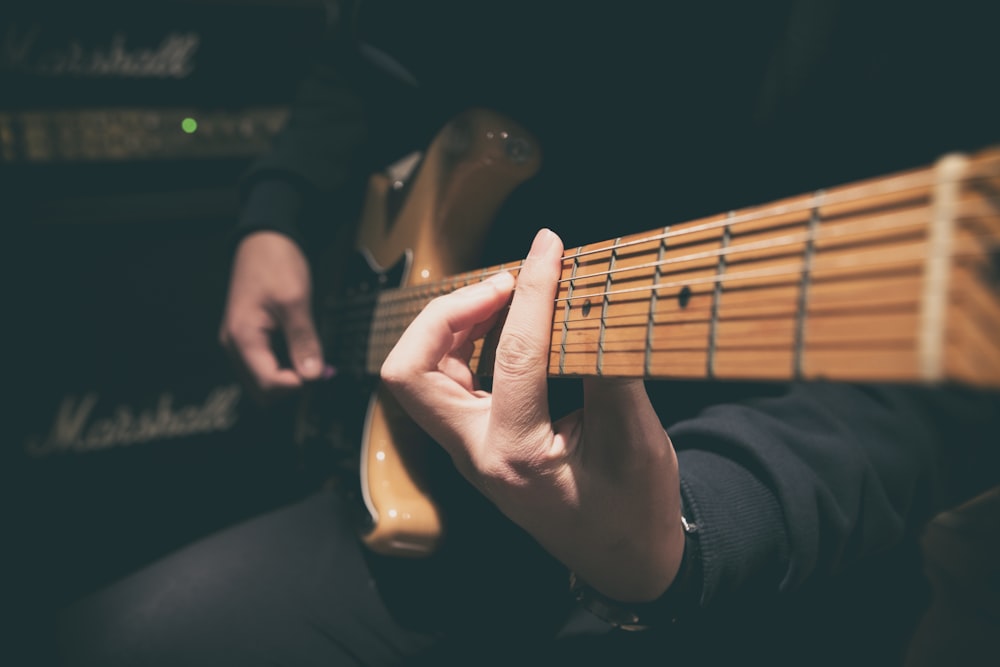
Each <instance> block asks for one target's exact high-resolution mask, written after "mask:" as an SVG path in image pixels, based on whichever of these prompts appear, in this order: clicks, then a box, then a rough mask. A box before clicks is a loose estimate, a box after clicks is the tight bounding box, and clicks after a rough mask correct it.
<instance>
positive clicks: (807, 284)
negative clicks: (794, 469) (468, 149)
mask: <svg viewBox="0 0 1000 667" xmlns="http://www.w3.org/2000/svg"><path fill="white" fill-rule="evenodd" d="M998 256H1000V149H992V150H988V151H984V152H982V153H979V154H976V155H974V156H971V157H966V156H957V155H951V156H946V157H944V158H942V159H941V160H940V161H939V162H938V163H937V164H936V165H934V166H932V167H927V168H924V169H919V170H914V171H909V172H904V173H900V174H897V175H893V176H889V177H884V178H880V179H873V180H870V181H864V182H860V183H856V184H852V185H847V186H841V187H837V188H832V189H829V190H822V191H817V192H814V193H811V194H808V195H802V196H799V197H794V198H790V199H786V200H782V201H779V202H776V203H773V204H769V205H765V206H758V207H752V208H747V209H742V210H738V211H730V212H728V213H725V214H722V215H717V216H712V217H708V218H704V219H700V220H695V221H692V222H688V223H683V224H678V225H672V226H667V227H663V228H661V229H656V230H651V231H649V232H647V233H643V234H636V235H632V236H625V237H620V238H616V239H613V240H609V241H606V242H602V243H595V244H591V245H587V246H582V247H579V248H574V249H568V250H567V251H566V252H565V254H564V256H563V269H562V276H561V279H560V281H559V288H558V294H557V297H556V302H555V316H554V318H553V322H552V337H551V350H550V355H549V366H548V371H549V374H550V375H551V376H593V375H605V376H617V377H642V378H649V379H671V378H691V379H698V378H700V379H715V378H719V379H756V380H791V379H806V380H808V379H820V378H825V379H830V380H844V381H891V382H941V381H945V380H950V381H956V382H961V383H966V384H972V385H977V386H987V387H1000V336H998V333H1000V276H998V274H1000V267H998V265H1000V260H998ZM518 267H519V264H517V263H513V264H509V265H504V264H501V265H498V266H493V267H488V268H485V269H480V270H478V271H473V272H469V273H465V274H460V275H456V276H453V277H451V278H449V279H447V280H444V281H439V282H432V283H425V284H414V285H410V286H407V287H403V288H400V289H395V290H388V291H386V292H383V293H381V294H380V295H379V298H378V302H377V304H376V307H375V313H374V317H373V319H372V327H371V336H370V338H369V344H368V354H367V359H366V366H367V368H368V370H369V372H371V373H377V372H378V369H379V368H380V367H381V364H382V362H383V361H384V359H385V357H386V356H387V355H388V353H389V351H390V350H391V349H392V347H393V345H394V344H395V342H396V341H397V340H398V339H399V336H400V335H401V334H402V332H403V330H405V328H406V327H407V326H408V325H409V323H410V322H411V321H412V320H413V318H414V317H415V316H416V314H417V313H418V312H419V311H420V310H421V309H422V308H423V306H425V305H426V304H427V303H428V302H429V301H430V300H431V299H432V298H434V297H436V296H439V295H442V294H446V293H448V292H451V291H453V290H455V289H457V288H459V287H462V286H464V285H468V284H472V283H475V282H478V281H480V280H483V279H484V278H486V277H489V276H490V275H492V274H494V273H496V272H499V271H504V270H508V271H511V272H512V273H514V274H515V275H516V274H517V271H518ZM495 340H496V337H495V336H487V338H486V340H485V342H480V344H479V345H478V346H477V349H476V353H475V355H474V357H473V360H472V364H473V365H472V367H473V368H474V369H476V370H477V372H479V373H481V374H483V375H489V374H490V373H491V370H492V361H493V355H494V352H495Z"/></svg>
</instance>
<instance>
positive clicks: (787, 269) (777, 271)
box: [376, 253, 924, 347]
mask: <svg viewBox="0 0 1000 667" xmlns="http://www.w3.org/2000/svg"><path fill="white" fill-rule="evenodd" d="M923 258H924V256H923V254H922V253H913V254H910V255H906V256H902V257H900V256H898V255H897V256H896V257H894V258H893V259H892V260H889V261H870V262H857V261H850V262H847V261H845V262H843V263H840V264H839V265H837V266H833V267H821V268H820V269H817V270H816V271H814V272H813V275H814V276H815V275H816V274H817V273H821V272H822V270H824V269H827V270H828V269H831V268H832V269H858V268H863V269H866V270H879V269H885V268H888V267H893V266H898V265H900V264H903V265H905V264H909V263H910V262H912V261H915V260H922V259H923ZM845 259H846V258H845ZM852 259H853V258H852ZM751 274H752V275H751ZM800 275H801V262H799V263H796V264H786V265H782V266H779V267H772V268H771V269H766V270H755V271H752V272H742V273H740V274H736V273H731V274H728V277H729V278H731V279H733V280H739V279H747V278H748V277H785V276H793V277H798V276H800ZM695 280H697V281H698V282H699V283H701V284H710V283H714V282H718V281H719V278H717V277H715V276H712V277H706V278H701V279H695ZM727 281H728V278H727V277H726V276H723V278H722V282H727ZM691 284H694V281H692V280H686V281H675V282H674V283H660V284H659V285H656V286H652V285H648V286H642V287H635V288H629V289H624V290H612V291H611V292H608V293H607V294H608V295H621V294H639V293H642V292H652V291H653V290H654V289H655V290H657V291H660V290H662V289H665V288H671V287H677V286H687V285H691ZM603 296H605V292H597V293H594V294H591V295H587V297H586V298H601V297H603ZM576 298H577V297H573V299H574V300H575V299H576ZM581 298H583V297H581ZM562 300H563V301H565V299H562ZM557 301H559V300H558V299H557ZM402 317H406V320H405V321H401V322H399V323H392V322H389V321H387V320H390V319H392V320H394V319H399V318H402ZM412 317H413V316H411V315H410V314H409V313H408V314H406V315H405V316H404V315H403V314H399V315H396V316H391V317H389V318H386V320H385V325H383V326H379V327H377V328H376V330H377V331H378V333H379V335H383V336H387V335H390V334H392V335H395V336H396V337H397V338H398V336H399V335H401V334H402V332H403V331H404V330H405V329H406V327H407V326H409V324H410V322H412ZM574 321H575V322H579V321H583V320H571V322H574ZM390 347H391V346H390Z"/></svg>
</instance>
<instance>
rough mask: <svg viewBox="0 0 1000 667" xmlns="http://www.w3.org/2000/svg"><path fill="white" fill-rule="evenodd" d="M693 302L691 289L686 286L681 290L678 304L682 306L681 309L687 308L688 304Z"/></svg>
mask: <svg viewBox="0 0 1000 667" xmlns="http://www.w3.org/2000/svg"><path fill="white" fill-rule="evenodd" d="M690 301H691V288H690V287H688V286H687V285H685V286H684V287H682V288H681V291H680V293H679V294H678V295H677V303H679V304H680V305H681V308H687V305H688V303H689V302H690Z"/></svg>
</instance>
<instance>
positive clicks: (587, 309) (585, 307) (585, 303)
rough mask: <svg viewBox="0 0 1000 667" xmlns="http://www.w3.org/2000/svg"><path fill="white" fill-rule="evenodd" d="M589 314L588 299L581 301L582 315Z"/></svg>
mask: <svg viewBox="0 0 1000 667" xmlns="http://www.w3.org/2000/svg"><path fill="white" fill-rule="evenodd" d="M588 315H590V299H587V300H586V301H584V302H583V316H584V317H587V316H588Z"/></svg>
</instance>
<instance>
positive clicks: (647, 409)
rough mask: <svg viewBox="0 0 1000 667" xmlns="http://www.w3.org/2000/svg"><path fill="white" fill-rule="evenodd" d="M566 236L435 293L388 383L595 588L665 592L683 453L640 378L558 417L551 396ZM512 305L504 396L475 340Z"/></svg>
mask: <svg viewBox="0 0 1000 667" xmlns="http://www.w3.org/2000/svg"><path fill="white" fill-rule="evenodd" d="M562 251H563V248H562V242H561V240H560V239H559V237H558V236H556V235H555V234H554V233H553V232H551V231H549V230H542V231H540V232H539V233H538V235H537V236H536V237H535V240H534V243H533V244H532V247H531V251H530V253H529V254H528V257H527V258H526V259H525V261H524V264H523V266H522V267H521V269H520V273H519V276H518V278H517V281H516V283H517V284H516V289H515V291H514V296H513V300H512V301H511V296H510V295H511V290H512V289H514V287H515V280H514V278H513V276H512V275H511V274H510V273H507V272H503V273H500V274H498V275H495V276H493V277H492V278H490V279H489V280H487V281H484V282H482V283H478V284H475V285H471V286H468V287H465V288H462V289H459V290H456V291H455V292H453V293H451V294H449V295H446V296H443V297H440V298H437V299H435V300H434V301H432V302H431V303H430V304H429V305H428V306H427V307H426V308H425V309H424V311H423V312H422V313H421V314H420V315H418V316H417V318H416V319H415V320H414V321H413V323H412V324H411V325H410V327H409V328H408V329H407V330H406V332H405V333H404V334H403V336H402V337H401V338H400V340H399V342H398V343H397V345H396V347H395V348H394V349H393V351H392V352H391V353H390V354H389V356H388V358H387V359H386V361H385V364H384V365H383V367H382V379H383V381H384V382H385V383H386V384H387V385H388V387H389V388H390V389H391V390H392V392H393V393H394V394H395V395H396V397H397V398H398V399H399V400H400V402H401V403H402V404H403V406H404V407H405V408H406V409H407V411H408V412H409V413H410V415H411V416H412V417H413V418H414V419H415V420H416V421H417V423H419V424H420V425H421V427H423V428H424V430H426V431H427V432H428V433H429V434H430V435H431V436H432V437H434V438H435V439H436V440H437V441H438V442H439V443H440V444H441V445H442V446H443V447H444V448H445V449H446V450H447V451H448V453H449V454H450V455H451V457H452V459H453V460H454V462H455V464H456V466H457V467H458V469H459V470H460V471H461V473H462V474H463V475H464V476H465V477H466V478H467V479H468V480H469V481H470V482H471V483H472V484H473V485H475V486H476V487H477V488H478V489H479V490H480V491H481V492H482V493H483V494H485V495H486V496H487V497H488V498H489V499H490V500H491V501H492V502H493V503H495V504H496V506H497V507H498V508H499V509H500V510H501V511H503V512H504V513H505V514H506V515H507V516H508V517H509V518H510V519H511V520H513V521H514V522H516V523H517V524H519V525H520V526H522V527H523V528H524V529H525V530H527V531H528V532H529V533H530V534H532V535H533V536H534V537H535V539H537V540H538V541H539V543H541V545H542V546H543V547H545V548H546V549H547V550H548V551H549V552H550V553H552V554H553V555H554V556H555V557H556V558H558V559H560V560H561V561H562V562H563V563H564V564H565V565H567V566H568V567H569V568H571V569H573V570H574V571H575V572H577V574H578V575H580V576H581V577H582V578H583V579H584V580H586V581H587V582H588V583H589V584H590V585H591V586H593V587H594V588H596V589H597V590H599V591H601V592H603V593H604V594H605V595H608V596H610V597H612V598H616V599H619V600H622V601H626V602H627V601H646V600H651V599H655V598H656V597H658V596H659V595H660V594H662V593H663V592H664V591H665V590H666V588H667V587H668V586H669V585H670V583H671V582H672V580H673V578H674V576H675V575H676V573H677V570H678V567H679V565H680V561H681V555H682V553H683V546H684V535H683V529H682V526H681V519H680V516H681V509H680V492H679V483H678V474H677V459H676V456H675V454H674V450H673V447H672V445H671V443H670V439H669V438H668V437H667V434H666V432H665V431H664V430H663V426H662V425H661V423H660V420H659V418H658V417H657V415H656V413H655V412H654V410H653V407H652V405H651V404H650V402H649V399H648V397H647V395H646V391H645V387H644V385H643V382H642V381H641V380H637V379H608V378H588V379H586V380H584V407H583V409H582V410H578V411H576V412H574V413H572V414H570V415H568V416H566V417H564V418H562V419H560V420H559V421H557V422H555V423H553V422H552V419H551V417H550V415H549V408H548V397H547V367H548V362H549V349H550V337H551V330H552V321H553V311H554V299H555V295H556V290H557V284H558V280H559V277H560V272H561V266H562ZM508 303H510V312H509V314H508V316H507V319H506V322H505V323H504V326H503V330H502V332H501V335H500V339H499V344H498V346H497V350H496V363H495V369H494V381H493V390H492V393H487V392H485V391H482V390H480V389H479V388H478V386H477V383H476V379H475V377H474V376H473V374H472V372H471V370H470V368H469V360H470V358H471V355H472V352H473V342H474V341H475V340H476V339H477V338H479V337H481V336H483V335H484V334H485V333H486V332H488V331H489V330H490V328H491V327H492V326H494V325H495V324H496V322H497V319H498V317H499V315H500V313H501V311H502V310H503V309H504V307H505V306H506V305H507V304H508Z"/></svg>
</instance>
